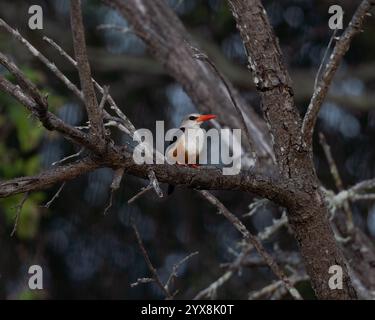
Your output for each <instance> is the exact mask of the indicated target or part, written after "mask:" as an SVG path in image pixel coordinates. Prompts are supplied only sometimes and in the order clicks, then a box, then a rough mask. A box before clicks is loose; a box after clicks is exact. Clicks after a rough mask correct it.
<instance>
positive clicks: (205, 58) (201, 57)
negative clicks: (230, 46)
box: [190, 45, 257, 161]
mask: <svg viewBox="0 0 375 320" xmlns="http://www.w3.org/2000/svg"><path fill="white" fill-rule="evenodd" d="M190 47H191V48H192V50H193V52H195V54H194V57H195V58H196V59H199V60H202V61H205V62H207V63H208V64H209V65H210V66H211V67H212V69H213V70H214V71H215V72H216V74H217V75H218V76H219V78H220V80H221V82H222V83H223V84H224V86H225V89H226V91H227V93H228V95H229V98H230V100H231V102H232V104H233V106H234V108H235V109H236V111H237V113H238V116H239V119H240V122H241V125H242V127H243V128H242V129H243V130H244V131H245V133H246V138H247V141H248V144H249V147H250V150H251V152H252V157H253V159H254V160H255V161H256V160H257V154H256V149H255V147H254V142H253V139H252V138H251V135H250V132H249V128H248V127H247V125H246V121H245V118H244V116H243V113H242V110H241V108H240V106H239V105H238V104H237V101H236V99H235V98H234V97H233V94H232V91H231V89H230V87H229V85H228V82H227V80H226V79H225V77H224V75H223V74H222V73H221V72H220V70H219V69H218V68H217V67H216V65H215V64H214V63H213V61H212V60H211V59H210V58H209V57H208V56H207V55H206V54H204V53H202V52H200V50H199V49H198V48H196V47H193V46H191V45H190Z"/></svg>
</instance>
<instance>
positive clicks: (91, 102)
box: [70, 0, 105, 148]
mask: <svg viewBox="0 0 375 320" xmlns="http://www.w3.org/2000/svg"><path fill="white" fill-rule="evenodd" d="M70 22H71V27H72V35H73V46H74V53H75V57H76V60H77V68H78V73H79V78H80V82H81V87H82V92H83V95H84V97H85V105H86V110H87V114H88V118H89V121H90V124H91V130H92V134H93V137H94V140H95V141H96V142H97V143H98V145H99V146H100V147H102V148H103V147H104V144H105V137H104V134H105V132H104V126H103V112H102V110H100V109H99V105H98V100H97V98H96V95H95V90H94V86H93V84H92V81H91V68H90V64H89V61H88V57H87V52H86V42H85V31H84V26H83V21H82V12H81V1H80V0H71V1H70Z"/></svg>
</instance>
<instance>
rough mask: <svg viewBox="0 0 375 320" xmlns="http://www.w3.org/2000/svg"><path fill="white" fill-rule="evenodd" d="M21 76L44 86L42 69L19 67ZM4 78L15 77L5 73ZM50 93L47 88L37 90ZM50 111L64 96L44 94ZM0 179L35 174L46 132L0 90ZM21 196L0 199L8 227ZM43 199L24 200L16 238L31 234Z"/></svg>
mask: <svg viewBox="0 0 375 320" xmlns="http://www.w3.org/2000/svg"><path fill="white" fill-rule="evenodd" d="M21 70H22V71H23V73H24V74H25V76H26V77H27V78H28V79H29V80H30V81H32V82H33V83H34V84H36V85H43V86H44V85H45V82H46V79H45V76H44V74H43V73H42V72H40V71H37V70H34V69H31V68H28V67H23V68H21ZM6 75H7V78H8V80H10V81H12V82H14V81H15V79H14V77H12V76H9V74H6ZM41 92H42V93H43V94H47V93H48V92H50V90H48V89H44V90H43V91H41ZM48 101H49V105H50V106H51V108H50V110H54V109H56V106H57V105H61V104H62V103H63V101H64V99H63V98H62V97H61V96H59V95H56V94H52V95H48ZM0 128H2V130H0V138H1V139H0V179H11V178H15V177H20V176H30V175H35V174H37V173H38V172H39V171H40V169H41V165H40V154H39V153H38V148H39V146H40V145H41V143H42V140H43V135H44V133H45V132H46V131H45V129H44V127H43V126H42V125H41V124H40V122H39V121H38V120H37V119H35V118H34V117H33V116H32V114H30V112H29V110H27V109H26V108H25V107H24V106H22V105H20V104H19V103H18V102H17V101H16V100H15V99H13V98H12V97H10V96H8V95H5V94H3V93H0ZM22 198H23V195H15V196H12V197H9V198H4V199H0V208H1V209H2V210H1V211H3V213H4V214H5V216H6V222H7V225H8V226H13V224H14V219H15V214H16V208H17V205H16V204H17V203H20V201H21V199H22ZM43 200H45V194H44V193H42V192H36V193H33V194H31V195H30V196H28V198H27V200H26V202H25V203H24V205H23V207H22V210H21V214H20V218H19V222H18V228H17V236H18V237H19V238H20V239H32V238H34V237H35V235H36V233H37V231H38V226H39V220H40V214H41V210H40V208H39V207H40V204H41V203H42V201H43Z"/></svg>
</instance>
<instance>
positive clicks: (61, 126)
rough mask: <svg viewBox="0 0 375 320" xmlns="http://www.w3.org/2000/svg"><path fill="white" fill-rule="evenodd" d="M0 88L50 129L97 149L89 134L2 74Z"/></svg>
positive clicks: (19, 74)
mask: <svg viewBox="0 0 375 320" xmlns="http://www.w3.org/2000/svg"><path fill="white" fill-rule="evenodd" d="M18 71H19V70H18ZM18 76H23V74H22V73H21V71H19V73H18ZM23 77H24V76H23ZM0 90H2V91H4V92H6V93H8V94H9V95H11V96H12V97H14V98H15V99H16V100H18V102H20V103H21V104H22V105H24V106H25V107H26V108H27V109H28V110H29V111H30V112H31V113H32V114H34V115H35V116H37V117H38V118H39V120H40V121H41V122H42V123H43V125H44V127H45V128H47V129H48V130H56V131H58V132H60V133H61V134H63V135H64V136H65V138H67V139H68V140H71V141H73V142H74V143H76V144H78V145H81V146H85V147H87V148H88V149H91V150H94V151H97V146H96V145H95V144H92V143H91V142H90V139H89V137H88V135H87V134H85V133H83V132H81V131H80V130H77V129H76V128H74V127H72V126H70V125H68V124H66V123H65V122H63V121H62V120H61V119H60V118H58V117H57V116H55V115H54V114H53V113H51V112H49V111H47V110H46V109H45V108H44V107H43V106H40V105H38V104H37V103H36V102H35V101H34V100H33V99H32V98H31V97H29V96H28V95H27V94H25V93H24V91H23V90H22V89H21V88H20V87H19V86H16V85H14V84H13V83H11V82H10V81H8V80H7V79H5V78H4V77H3V76H1V75H0Z"/></svg>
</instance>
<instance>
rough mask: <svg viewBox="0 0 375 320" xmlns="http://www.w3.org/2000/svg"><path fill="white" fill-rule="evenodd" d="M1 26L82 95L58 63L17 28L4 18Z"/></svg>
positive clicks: (0, 20) (69, 86) (76, 92)
mask: <svg viewBox="0 0 375 320" xmlns="http://www.w3.org/2000/svg"><path fill="white" fill-rule="evenodd" d="M0 27H2V28H3V29H5V30H6V31H7V32H8V33H10V34H11V35H12V36H13V37H14V38H15V39H16V40H18V41H19V42H21V43H22V44H23V45H24V46H25V47H26V48H27V49H28V51H29V52H30V53H31V54H32V55H33V56H34V57H36V58H37V59H39V60H40V61H41V62H42V63H43V64H44V65H45V66H46V67H47V68H48V69H49V70H51V71H52V72H53V73H54V74H55V75H56V76H57V77H58V78H59V79H60V80H61V81H62V82H63V83H64V84H65V85H66V86H67V87H68V88H69V89H70V90H71V91H73V92H74V93H75V95H76V96H82V93H81V91H80V90H79V89H78V88H77V87H76V86H75V85H74V84H73V83H72V82H71V81H70V80H69V79H68V78H67V77H66V76H65V75H64V74H63V73H62V72H61V71H60V70H59V69H58V68H57V67H56V65H55V64H54V63H52V62H51V61H49V60H48V59H47V58H46V57H45V56H44V55H43V54H41V53H40V52H39V51H38V50H37V49H36V48H35V47H34V46H33V45H32V44H31V43H30V42H28V41H27V40H26V39H25V38H23V37H22V36H21V34H20V33H19V32H18V31H17V30H14V29H13V28H12V27H10V26H9V25H8V24H7V23H6V22H5V21H4V20H3V19H0ZM82 97H83V96H82Z"/></svg>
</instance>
